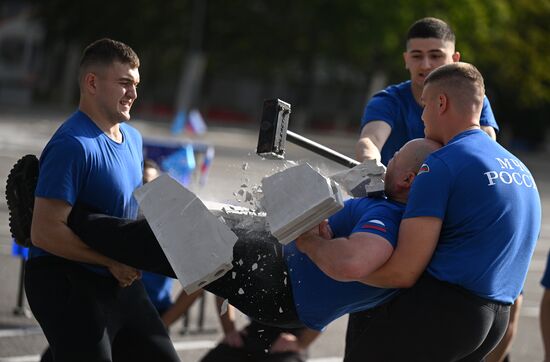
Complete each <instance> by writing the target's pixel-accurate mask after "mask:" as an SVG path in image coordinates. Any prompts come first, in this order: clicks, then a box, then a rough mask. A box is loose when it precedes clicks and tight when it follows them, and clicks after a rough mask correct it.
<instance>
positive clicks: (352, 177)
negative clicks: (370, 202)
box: [330, 160, 386, 197]
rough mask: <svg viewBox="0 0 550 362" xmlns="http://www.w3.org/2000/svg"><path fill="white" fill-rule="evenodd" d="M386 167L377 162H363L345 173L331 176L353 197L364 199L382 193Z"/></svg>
mask: <svg viewBox="0 0 550 362" xmlns="http://www.w3.org/2000/svg"><path fill="white" fill-rule="evenodd" d="M385 176H386V167H385V166H384V165H383V164H382V163H380V161H378V160H365V161H363V163H361V164H359V165H357V166H355V167H353V168H351V169H349V170H345V171H341V172H338V173H336V174H334V175H331V176H330V178H331V179H332V180H334V181H335V182H337V183H338V184H339V185H340V186H342V188H343V189H344V190H345V191H346V192H347V193H348V194H349V195H351V196H353V197H366V196H372V195H375V194H378V193H383V192H384V177H385Z"/></svg>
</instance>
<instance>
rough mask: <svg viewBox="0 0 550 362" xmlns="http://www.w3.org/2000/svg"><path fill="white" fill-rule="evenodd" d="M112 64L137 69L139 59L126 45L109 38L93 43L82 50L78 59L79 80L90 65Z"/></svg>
mask: <svg viewBox="0 0 550 362" xmlns="http://www.w3.org/2000/svg"><path fill="white" fill-rule="evenodd" d="M114 62H120V63H123V64H130V66H131V67H132V68H139V58H138V56H137V54H136V53H135V52H134V50H133V49H132V48H130V47H129V46H128V45H126V44H124V43H122V42H120V41H117V40H113V39H109V38H103V39H99V40H96V41H94V42H93V43H91V44H90V45H88V46H87V47H86V49H84V51H83V52H82V57H81V58H80V67H79V73H80V74H79V79H80V78H81V77H82V76H83V75H84V74H83V73H84V71H85V70H86V68H88V67H89V66H90V65H102V66H106V65H110V64H112V63H114Z"/></svg>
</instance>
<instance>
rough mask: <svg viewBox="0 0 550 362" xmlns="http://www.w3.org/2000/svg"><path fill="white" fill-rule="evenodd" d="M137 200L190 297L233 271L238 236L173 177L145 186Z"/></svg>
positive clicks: (141, 188) (139, 191) (164, 177)
mask: <svg viewBox="0 0 550 362" xmlns="http://www.w3.org/2000/svg"><path fill="white" fill-rule="evenodd" d="M134 196H135V198H136V199H137V200H138V202H139V205H140V208H141V210H142V212H143V214H144V216H145V218H146V219H147V222H148V223H149V225H150V227H151V229H152V230H153V233H154V234H155V237H156V238H157V240H158V242H159V244H160V246H161V247H162V250H163V251H164V254H165V255H166V257H167V259H168V261H169V262H170V265H171V266H172V269H174V272H175V273H176V276H177V277H178V280H179V281H180V283H181V285H182V287H183V289H184V290H185V292H186V293H188V294H189V293H192V292H194V291H195V290H197V289H200V288H202V287H203V286H205V285H206V284H208V283H210V282H212V281H214V280H216V279H218V278H219V277H221V276H223V275H224V274H225V273H226V272H227V271H229V270H230V269H231V268H232V267H233V266H232V264H231V262H232V260H233V246H234V245H235V242H236V241H237V236H236V235H235V234H234V233H233V232H232V231H231V229H229V227H228V226H226V225H225V224H224V223H223V222H221V221H219V220H218V219H217V218H216V216H214V215H213V214H212V213H210V212H209V211H208V209H207V208H206V207H205V206H204V204H203V203H202V202H201V201H200V200H199V199H198V198H197V196H196V195H195V194H193V193H192V192H191V191H189V190H187V189H186V188H185V187H183V186H182V185H181V184H179V183H178V182H177V181H175V180H174V179H172V178H171V177H170V176H169V175H167V174H164V175H162V176H160V177H158V178H157V179H156V180H154V181H152V182H149V183H147V184H145V185H144V186H142V187H140V188H139V189H137V190H136V191H135V192H134Z"/></svg>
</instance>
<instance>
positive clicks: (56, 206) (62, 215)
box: [31, 197, 141, 286]
mask: <svg viewBox="0 0 550 362" xmlns="http://www.w3.org/2000/svg"><path fill="white" fill-rule="evenodd" d="M71 209H72V207H71V205H69V204H68V203H66V202H65V201H61V200H55V199H46V198H42V197H37V198H36V199H35V203H34V212H33V219H32V227H31V240H32V242H33V244H34V245H35V246H37V247H39V248H41V249H44V250H45V251H47V252H49V253H52V254H54V255H57V256H60V257H62V258H65V259H69V260H74V261H78V262H84V263H90V264H97V265H101V266H105V267H107V268H108V269H109V270H110V271H111V273H112V274H113V276H114V277H115V278H117V280H118V281H119V282H120V284H121V285H122V286H126V285H130V284H131V283H132V282H133V281H134V280H135V279H136V278H139V277H140V276H141V273H140V271H139V270H137V269H135V268H132V267H129V266H126V265H124V264H121V263H119V262H117V261H115V260H113V259H111V258H108V257H106V256H104V255H102V254H100V253H98V252H97V251H95V250H93V249H92V248H90V247H89V246H87V245H86V244H84V242H83V241H82V240H80V238H79V237H78V236H77V235H76V234H75V233H73V232H72V230H71V229H70V228H69V227H68V226H67V218H68V216H69V214H70V212H71Z"/></svg>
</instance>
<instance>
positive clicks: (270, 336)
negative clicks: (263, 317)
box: [200, 321, 306, 362]
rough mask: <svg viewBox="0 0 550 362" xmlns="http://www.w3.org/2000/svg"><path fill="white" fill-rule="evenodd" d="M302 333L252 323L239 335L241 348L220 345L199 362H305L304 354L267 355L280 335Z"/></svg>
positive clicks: (296, 330)
mask: <svg viewBox="0 0 550 362" xmlns="http://www.w3.org/2000/svg"><path fill="white" fill-rule="evenodd" d="M302 331H303V329H302V328H299V329H283V328H276V327H269V326H265V325H263V324H260V323H257V322H255V321H252V322H251V323H250V324H249V325H248V326H246V328H245V333H241V336H242V338H243V346H242V347H241V348H236V347H231V346H228V345H226V344H223V343H220V344H218V345H217V346H216V347H215V348H214V349H212V350H210V351H209V352H208V353H207V354H206V355H205V356H204V357H203V358H202V359H201V361H200V362H219V361H224V362H305V361H306V356H305V354H304V353H298V352H282V353H268V351H269V349H270V348H271V345H272V343H273V342H275V340H276V339H277V338H278V337H279V335H280V334H281V333H283V332H287V333H292V334H294V335H296V336H298V335H299V334H300V333H301V332H302Z"/></svg>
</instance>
